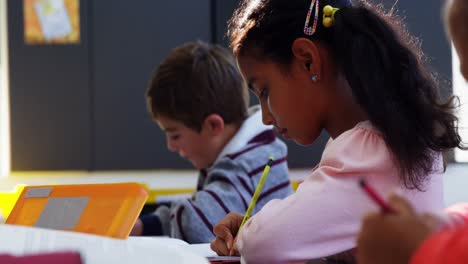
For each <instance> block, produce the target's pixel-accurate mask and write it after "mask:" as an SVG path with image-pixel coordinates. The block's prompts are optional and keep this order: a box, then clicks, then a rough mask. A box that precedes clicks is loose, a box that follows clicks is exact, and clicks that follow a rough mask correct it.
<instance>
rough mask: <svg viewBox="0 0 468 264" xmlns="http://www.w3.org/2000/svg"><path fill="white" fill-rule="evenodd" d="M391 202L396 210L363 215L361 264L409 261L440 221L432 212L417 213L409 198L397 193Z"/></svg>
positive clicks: (358, 253) (359, 239) (359, 261)
mask: <svg viewBox="0 0 468 264" xmlns="http://www.w3.org/2000/svg"><path fill="white" fill-rule="evenodd" d="M389 204H390V206H391V207H392V208H393V209H394V210H395V211H396V213H394V214H384V213H372V214H369V215H368V216H366V217H365V218H364V220H363V223H362V227H361V231H360V233H359V236H358V241H357V243H358V248H357V259H358V263H360V264H371V263H372V264H373V263H380V264H386V263H393V264H399V263H402V264H403V263H405V264H406V263H409V261H410V259H411V256H412V255H413V253H414V252H415V251H416V249H417V248H418V247H419V245H420V244H421V243H422V242H423V241H424V240H425V239H426V238H427V237H428V236H429V235H430V234H431V233H432V232H433V229H434V227H435V222H437V221H436V220H435V219H434V218H433V217H432V216H431V215H429V214H424V215H419V214H416V213H415V211H414V210H413V208H412V207H411V205H410V204H409V203H408V201H406V200H405V199H403V198H401V197H399V196H396V195H393V196H392V197H391V198H390V200H389Z"/></svg>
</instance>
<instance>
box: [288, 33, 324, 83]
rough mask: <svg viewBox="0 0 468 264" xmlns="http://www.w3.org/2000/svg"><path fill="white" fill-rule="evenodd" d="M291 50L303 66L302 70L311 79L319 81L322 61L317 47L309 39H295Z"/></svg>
mask: <svg viewBox="0 0 468 264" xmlns="http://www.w3.org/2000/svg"><path fill="white" fill-rule="evenodd" d="M291 49H292V53H293V56H294V57H295V58H296V60H298V61H299V62H300V63H302V64H303V65H304V70H306V71H307V72H308V73H309V74H310V77H311V79H313V80H314V81H319V80H320V78H321V76H322V59H321V58H320V52H319V49H318V46H317V45H316V44H315V43H314V42H313V41H311V40H310V39H307V38H297V39H296V40H294V42H293V44H292V47H291ZM314 76H315V79H314Z"/></svg>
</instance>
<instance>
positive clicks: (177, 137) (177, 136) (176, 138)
mask: <svg viewBox="0 0 468 264" xmlns="http://www.w3.org/2000/svg"><path fill="white" fill-rule="evenodd" d="M170 138H171V140H178V139H179V138H180V136H179V135H172V136H170Z"/></svg>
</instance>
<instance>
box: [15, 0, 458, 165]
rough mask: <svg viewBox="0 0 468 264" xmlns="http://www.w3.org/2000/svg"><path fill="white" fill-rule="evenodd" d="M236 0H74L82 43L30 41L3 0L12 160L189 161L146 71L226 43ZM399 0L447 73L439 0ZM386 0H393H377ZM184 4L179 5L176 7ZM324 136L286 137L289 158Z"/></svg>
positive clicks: (298, 157)
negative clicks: (169, 129)
mask: <svg viewBox="0 0 468 264" xmlns="http://www.w3.org/2000/svg"><path fill="white" fill-rule="evenodd" d="M238 2H239V1H238V0H197V1H182V0H171V1H169V0H167V1H152V0H146V1H130V2H129V1H125V0H113V1H92V0H80V5H81V6H80V7H81V8H80V16H81V20H80V26H81V37H82V39H81V43H80V44H79V45H62V46H28V45H25V44H24V42H23V17H22V1H19V0H8V14H9V16H8V23H9V24H8V29H9V32H8V33H9V46H10V52H9V55H10V104H11V148H12V150H11V151H12V152H11V154H12V157H11V158H12V169H13V170H139V169H159V168H190V164H189V163H188V162H186V161H183V160H182V159H180V158H179V157H178V155H176V154H173V153H169V152H168V151H167V150H166V145H165V138H164V135H163V134H162V133H161V132H160V131H159V129H158V127H157V126H156V125H155V124H153V122H152V120H151V119H150V117H149V115H148V113H147V112H146V106H145V100H144V91H145V89H146V85H147V81H148V78H149V76H150V74H151V72H152V69H153V68H154V66H156V65H157V64H158V63H159V62H160V61H161V60H162V59H163V58H164V57H165V56H166V55H167V53H168V52H169V51H170V49H171V48H173V47H175V46H177V45H179V44H182V43H183V42H186V41H189V40H193V39H201V40H205V41H213V42H216V43H220V44H223V45H226V44H227V41H226V39H225V38H224V35H225V25H226V21H227V20H228V18H229V17H230V16H231V14H232V11H233V10H234V8H235V7H236V6H237V5H238ZM416 2H417V1H399V2H398V7H400V8H402V9H405V10H406V12H405V14H411V16H407V21H408V23H409V28H410V30H411V31H413V32H414V33H416V34H417V35H419V36H420V37H421V38H423V39H424V43H423V49H424V50H425V51H426V52H427V54H428V57H429V58H431V59H432V63H433V65H435V68H436V69H437V70H439V71H440V72H441V73H442V75H443V76H446V77H450V76H451V70H450V65H451V64H450V49H449V47H448V44H447V43H446V42H445V36H444V34H443V30H442V26H441V24H440V23H439V22H440V20H439V19H438V18H437V19H434V16H436V15H438V14H439V5H440V3H439V2H440V1H439V0H430V1H425V3H426V4H425V6H424V8H421V7H420V4H421V3H419V5H418V4H417V3H416ZM384 3H385V4H386V5H388V4H390V3H391V2H390V1H384ZM182 5H183V8H182ZM326 141H327V135H326V134H324V135H322V136H321V137H320V139H319V140H318V141H317V142H316V143H315V144H314V145H313V146H312V147H309V148H304V147H300V146H297V145H296V144H294V143H293V142H288V146H289V154H290V155H289V164H290V166H291V167H293V168H304V167H312V166H314V165H315V163H317V162H318V161H319V159H320V154H321V151H322V149H323V147H324V144H325V142H326Z"/></svg>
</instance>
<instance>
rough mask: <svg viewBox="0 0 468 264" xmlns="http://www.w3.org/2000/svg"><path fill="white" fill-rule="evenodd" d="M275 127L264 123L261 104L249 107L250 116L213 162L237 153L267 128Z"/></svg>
mask: <svg viewBox="0 0 468 264" xmlns="http://www.w3.org/2000/svg"><path fill="white" fill-rule="evenodd" d="M269 129H273V126H266V125H264V124H263V123H262V111H261V110H260V106H259V105H255V106H252V107H250V108H249V116H248V117H247V119H245V121H244V122H243V123H242V125H241V127H240V128H239V130H238V131H237V133H236V134H235V135H234V136H233V137H232V138H231V140H229V141H228V143H227V144H226V145H225V146H224V148H223V150H222V151H221V152H220V153H219V155H218V157H217V158H216V160H215V162H214V163H213V164H216V163H217V162H218V161H219V160H220V159H221V158H222V157H224V156H226V155H228V154H230V153H235V152H238V151H239V150H241V149H242V148H244V147H245V146H246V145H247V144H248V142H249V141H250V140H251V139H252V138H254V137H255V136H257V135H258V134H260V133H262V132H263V131H265V130H269Z"/></svg>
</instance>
